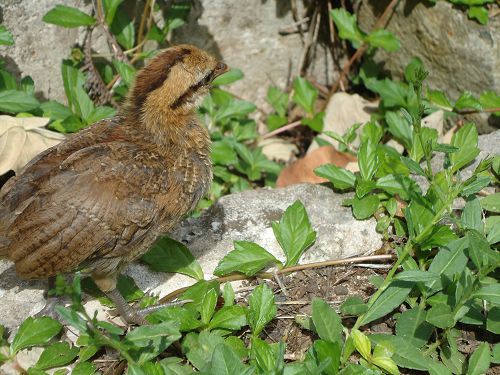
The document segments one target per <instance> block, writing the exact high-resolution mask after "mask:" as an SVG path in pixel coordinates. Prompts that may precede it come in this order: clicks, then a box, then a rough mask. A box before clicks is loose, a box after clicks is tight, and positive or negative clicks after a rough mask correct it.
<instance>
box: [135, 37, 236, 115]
mask: <svg viewBox="0 0 500 375" xmlns="http://www.w3.org/2000/svg"><path fill="white" fill-rule="evenodd" d="M227 70H228V67H227V65H226V64H224V63H222V62H220V61H218V60H217V59H215V58H214V57H213V56H211V55H210V54H208V53H207V52H205V51H203V50H201V49H199V48H197V47H195V46H192V45H178V46H175V47H171V48H168V49H166V50H165V51H163V52H161V53H159V54H158V55H157V56H156V57H155V58H153V59H152V60H151V62H150V63H149V64H148V65H147V66H146V67H145V68H143V69H142V70H141V71H140V72H139V73H138V74H137V76H136V79H135V84H134V87H133V89H132V90H131V94H130V96H129V103H128V107H129V109H130V108H133V109H134V110H135V111H137V112H139V113H140V115H141V117H143V116H144V115H147V114H148V113H151V114H153V113H157V112H158V111H159V112H162V113H165V112H168V113H176V114H177V115H187V114H190V113H193V111H194V109H195V108H196V106H197V105H198V104H200V103H201V100H202V99H203V97H204V96H205V95H206V94H208V92H209V90H210V85H211V83H212V81H213V80H214V78H216V77H217V76H219V75H221V74H222V73H224V72H226V71H227Z"/></svg>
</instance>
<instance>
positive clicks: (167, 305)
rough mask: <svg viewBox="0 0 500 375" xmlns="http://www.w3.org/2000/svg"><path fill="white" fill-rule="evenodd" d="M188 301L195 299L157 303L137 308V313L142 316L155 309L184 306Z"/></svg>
mask: <svg viewBox="0 0 500 375" xmlns="http://www.w3.org/2000/svg"><path fill="white" fill-rule="evenodd" d="M188 302H193V300H192V299H184V300H181V301H175V302H165V303H159V304H157V305H152V306H149V307H146V308H144V309H140V310H137V313H138V314H140V315H142V316H146V315H149V314H151V313H153V312H155V311H158V310H161V309H163V308H165V307H174V306H182V305H184V304H186V303H188Z"/></svg>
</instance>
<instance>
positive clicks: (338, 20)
mask: <svg viewBox="0 0 500 375" xmlns="http://www.w3.org/2000/svg"><path fill="white" fill-rule="evenodd" d="M330 16H331V17H332V19H333V22H335V26H337V29H338V30H339V36H340V37H341V38H342V39H348V40H350V41H351V42H353V43H354V44H355V45H358V44H360V43H361V42H363V40H364V35H363V32H362V31H361V30H360V28H359V27H358V23H357V20H356V16H355V15H354V14H351V13H349V12H348V11H347V10H345V9H333V10H332V11H330Z"/></svg>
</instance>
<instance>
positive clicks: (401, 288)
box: [361, 281, 413, 325]
mask: <svg viewBox="0 0 500 375" xmlns="http://www.w3.org/2000/svg"><path fill="white" fill-rule="evenodd" d="M412 286H413V283H410V282H406V281H393V282H392V283H391V284H390V285H389V286H388V287H387V289H386V290H384V291H383V292H382V293H381V294H380V296H379V297H378V298H377V300H376V301H375V302H374V303H373V304H372V305H371V306H370V307H369V308H368V311H367V312H366V314H364V315H363V316H362V318H361V325H365V324H368V323H370V322H373V321H374V320H377V319H378V318H381V317H383V316H384V315H386V314H388V313H390V312H391V311H392V310H394V309H395V308H396V307H398V306H399V305H401V303H403V301H404V300H405V299H406V296H408V294H409V293H410V291H411V289H412Z"/></svg>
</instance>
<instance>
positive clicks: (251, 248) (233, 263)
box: [214, 241, 281, 276]
mask: <svg viewBox="0 0 500 375" xmlns="http://www.w3.org/2000/svg"><path fill="white" fill-rule="evenodd" d="M270 263H275V264H281V263H280V261H279V260H277V259H276V258H275V257H274V256H273V255H272V254H271V253H269V252H268V251H267V250H266V249H264V248H262V247H260V246H259V245H257V244H256V243H253V242H248V241H234V250H233V251H231V252H230V253H228V254H227V255H226V256H224V258H222V260H221V261H220V262H219V264H218V265H217V267H216V268H215V270H214V275H217V276H223V275H227V274H229V273H232V272H241V273H243V274H245V275H247V276H253V275H255V274H256V273H257V272H259V271H261V270H262V269H263V268H264V267H266V266H267V265H268V264H270Z"/></svg>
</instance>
